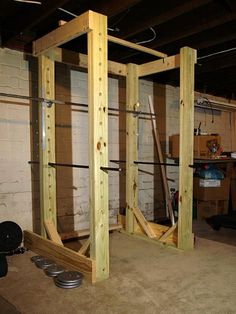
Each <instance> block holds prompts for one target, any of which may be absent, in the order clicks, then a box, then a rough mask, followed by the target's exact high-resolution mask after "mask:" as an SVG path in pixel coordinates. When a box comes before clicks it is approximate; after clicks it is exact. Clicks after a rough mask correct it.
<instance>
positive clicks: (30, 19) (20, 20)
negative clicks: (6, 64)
mask: <svg viewBox="0 0 236 314" xmlns="http://www.w3.org/2000/svg"><path fill="white" fill-rule="evenodd" d="M68 1H69V0H50V1H44V2H43V3H42V5H40V6H37V10H34V11H29V14H24V17H22V14H21V12H22V11H19V14H18V15H16V16H17V17H15V18H14V25H17V27H15V29H17V33H12V32H9V33H8V34H7V35H6V36H5V38H4V42H3V45H8V44H9V43H10V42H12V41H14V40H16V37H17V36H19V34H21V33H24V32H27V31H29V30H31V29H32V28H33V27H34V26H36V25H37V24H39V23H40V22H41V21H43V20H44V19H45V18H47V17H48V16H50V15H51V14H52V13H53V12H54V11H56V10H57V9H58V8H59V7H61V6H63V5H65V4H66V3H67V2H68ZM12 23H13V21H12V19H10V20H9V22H8V23H5V25H4V29H9V30H10V29H12ZM10 34H11V35H10Z"/></svg>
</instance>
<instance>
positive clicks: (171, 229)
mask: <svg viewBox="0 0 236 314" xmlns="http://www.w3.org/2000/svg"><path fill="white" fill-rule="evenodd" d="M176 227H177V223H176V224H174V225H173V226H171V227H170V228H169V229H168V230H167V231H166V232H165V233H164V234H163V235H162V236H161V237H160V238H159V239H158V240H159V241H161V242H165V240H166V239H167V238H168V237H169V236H170V235H171V234H172V233H173V232H174V231H175V229H176Z"/></svg>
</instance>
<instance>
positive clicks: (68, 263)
mask: <svg viewBox="0 0 236 314" xmlns="http://www.w3.org/2000/svg"><path fill="white" fill-rule="evenodd" d="M24 246H25V247H26V248H27V249H29V250H31V251H33V252H35V253H37V254H40V255H42V256H45V257H47V258H50V259H52V260H53V261H55V262H57V263H58V264H59V265H62V266H64V267H66V268H67V269H68V270H77V271H80V272H82V273H83V274H84V275H85V277H86V278H88V279H89V280H91V282H92V283H94V282H95V281H96V276H95V275H96V273H95V261H94V260H92V259H91V258H87V257H85V256H84V255H82V254H79V253H77V252H74V251H72V250H71V249H68V248H66V247H64V246H62V245H59V244H57V243H54V242H53V241H51V240H48V239H44V238H43V237H41V236H39V235H37V234H36V233H33V232H31V231H27V230H25V231H24Z"/></svg>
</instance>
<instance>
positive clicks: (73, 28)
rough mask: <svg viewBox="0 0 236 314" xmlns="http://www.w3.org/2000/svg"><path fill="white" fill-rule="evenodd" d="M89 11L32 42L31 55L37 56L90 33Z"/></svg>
mask: <svg viewBox="0 0 236 314" xmlns="http://www.w3.org/2000/svg"><path fill="white" fill-rule="evenodd" d="M90 14H91V11H87V12H85V13H84V14H81V15H80V16H78V17H76V18H74V19H73V20H71V21H69V22H68V23H66V24H64V25H62V26H60V27H58V28H57V29H55V30H53V31H52V32H50V33H48V34H47V35H45V36H43V37H41V38H39V39H37V40H36V41H34V42H33V54H34V55H35V56H38V55H40V54H43V53H45V52H47V51H48V50H50V49H52V48H55V47H58V46H60V45H62V44H64V43H66V42H68V41H70V40H72V39H74V38H76V37H78V36H81V35H83V34H85V33H87V32H89V31H90V28H89V15H90Z"/></svg>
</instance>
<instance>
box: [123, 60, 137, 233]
mask: <svg viewBox="0 0 236 314" xmlns="http://www.w3.org/2000/svg"><path fill="white" fill-rule="evenodd" d="M138 104H139V81H138V66H137V65H136V64H132V63H130V64H128V65H127V78H126V109H127V110H138ZM134 160H138V119H137V117H134V115H132V114H127V115H126V224H125V225H126V231H127V232H130V233H133V232H134V229H135V224H136V220H135V218H134V214H133V212H132V208H137V207H138V165H137V164H134Z"/></svg>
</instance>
